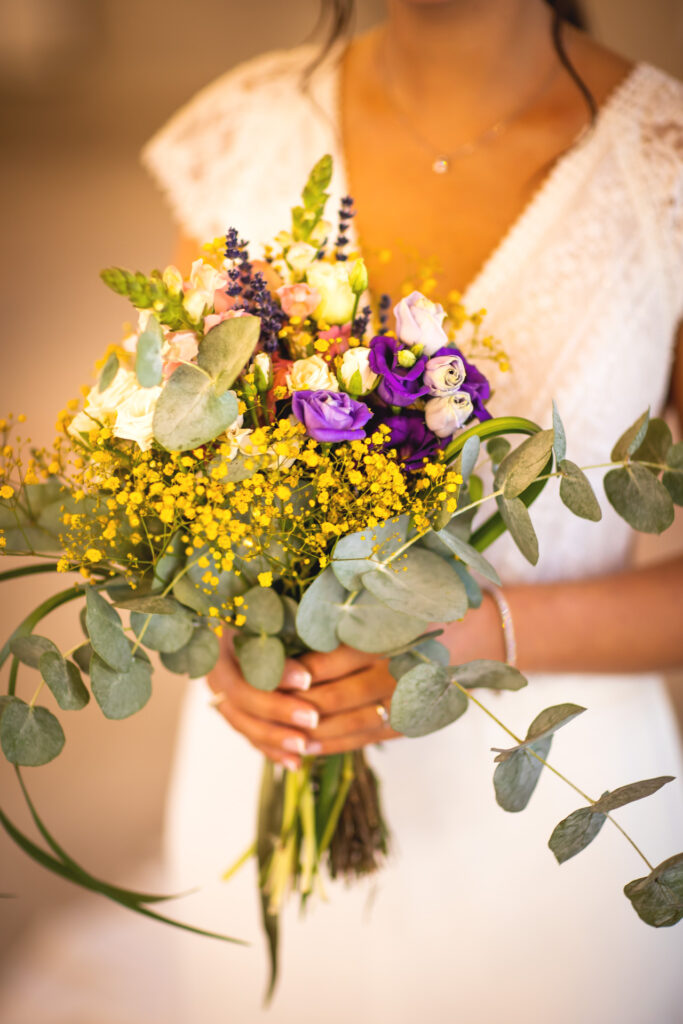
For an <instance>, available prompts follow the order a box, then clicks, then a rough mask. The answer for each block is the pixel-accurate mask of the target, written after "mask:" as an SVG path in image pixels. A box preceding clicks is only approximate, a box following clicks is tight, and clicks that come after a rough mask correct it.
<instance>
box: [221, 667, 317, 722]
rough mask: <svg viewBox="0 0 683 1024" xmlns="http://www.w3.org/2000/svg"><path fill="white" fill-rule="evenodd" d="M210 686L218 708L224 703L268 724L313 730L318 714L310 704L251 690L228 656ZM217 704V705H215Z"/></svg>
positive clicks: (300, 700)
mask: <svg viewBox="0 0 683 1024" xmlns="http://www.w3.org/2000/svg"><path fill="white" fill-rule="evenodd" d="M209 685H210V686H211V689H212V690H213V691H214V694H215V695H216V698H218V702H217V703H218V706H220V705H222V704H223V700H221V698H224V700H225V701H227V702H228V703H230V704H231V705H232V706H234V707H238V708H239V709H240V710H242V711H244V712H245V713H246V714H248V715H250V716H252V717H254V718H262V719H264V720H265V721H268V722H280V723H282V724H285V725H289V724H291V725H296V726H299V727H301V728H302V729H314V728H315V727H316V725H317V724H318V719H319V713H318V711H317V710H316V709H315V708H313V707H312V706H311V705H310V704H307V703H306V701H304V700H302V699H301V698H299V697H296V696H294V695H289V694H284V693H279V692H277V691H272V692H270V693H269V692H266V691H263V690H257V689H256V688H255V687H253V686H250V685H249V683H248V682H247V681H246V680H245V679H244V677H243V676H242V674H241V673H240V670H239V666H237V665H236V664H235V663H234V662H233V661H232V659H231V658H229V657H228V656H226V657H224V658H221V660H220V661H219V663H218V664H217V665H216V667H215V669H214V670H213V671H212V673H211V674H210V677H209ZM214 703H216V701H214Z"/></svg>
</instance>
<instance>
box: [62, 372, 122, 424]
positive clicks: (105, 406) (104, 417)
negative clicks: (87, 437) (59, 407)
mask: <svg viewBox="0 0 683 1024" xmlns="http://www.w3.org/2000/svg"><path fill="white" fill-rule="evenodd" d="M137 388H138V383H137V379H136V377H135V374H134V373H133V372H132V371H131V370H124V368H123V367H122V366H121V367H119V369H118V370H117V372H116V376H115V377H114V379H113V381H112V382H111V384H110V385H109V387H108V388H105V389H104V391H100V390H99V387H98V385H97V384H96V385H95V387H94V388H91V389H90V391H89V392H88V397H87V398H86V400H85V407H84V409H83V410H82V411H81V412H79V413H78V414H77V415H76V416H74V418H73V419H72V421H71V423H70V424H69V426H68V428H67V429H68V432H69V433H70V434H71V435H72V437H78V436H79V434H81V433H84V434H87V433H89V432H90V431H91V430H94V429H95V428H96V427H97V426H98V424H100V423H101V424H102V425H103V426H108V425H110V424H111V422H112V420H113V418H114V416H115V414H116V411H117V409H118V408H119V406H121V405H122V404H123V403H124V402H125V401H126V399H127V398H128V397H129V396H130V395H132V394H133V393H134V392H135V391H136V390H137Z"/></svg>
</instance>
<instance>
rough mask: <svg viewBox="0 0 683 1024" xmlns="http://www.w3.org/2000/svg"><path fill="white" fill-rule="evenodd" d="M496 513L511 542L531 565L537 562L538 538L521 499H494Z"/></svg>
mask: <svg viewBox="0 0 683 1024" xmlns="http://www.w3.org/2000/svg"><path fill="white" fill-rule="evenodd" d="M496 503H497V505H498V511H499V512H500V514H501V518H502V520H503V522H504V523H505V525H506V527H507V529H508V530H509V532H510V536H511V537H512V539H513V541H514V542H515V544H516V545H517V547H518V548H519V550H520V551H521V552H522V554H523V555H524V557H525V558H526V560H527V561H528V562H531V564H532V565H536V563H537V562H538V537H537V536H536V531H535V530H534V528H533V525H532V522H531V516H530V515H529V510H528V509H527V507H526V505H525V504H524V502H523V501H522V499H521V498H511V499H508V498H505V497H502V496H501V497H498V498H496Z"/></svg>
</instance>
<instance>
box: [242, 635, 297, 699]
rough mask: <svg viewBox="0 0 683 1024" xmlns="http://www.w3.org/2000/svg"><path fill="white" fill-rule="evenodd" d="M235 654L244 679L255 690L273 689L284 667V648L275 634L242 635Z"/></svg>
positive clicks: (280, 677) (277, 683) (278, 681)
mask: <svg viewBox="0 0 683 1024" xmlns="http://www.w3.org/2000/svg"><path fill="white" fill-rule="evenodd" d="M240 641H241V642H240V643H239V644H237V643H236V644H235V654H236V655H237V660H238V661H239V663H240V668H241V669H242V675H243V676H244V678H245V679H246V681H247V682H248V683H249V684H250V685H251V686H254V687H255V688H256V689H257V690H275V689H276V688H277V686H278V685H279V683H280V680H281V679H282V673H283V671H284V667H285V649H284V646H283V644H282V641H281V640H278V638H277V637H275V636H266V635H265V634H263V635H262V636H243V637H240Z"/></svg>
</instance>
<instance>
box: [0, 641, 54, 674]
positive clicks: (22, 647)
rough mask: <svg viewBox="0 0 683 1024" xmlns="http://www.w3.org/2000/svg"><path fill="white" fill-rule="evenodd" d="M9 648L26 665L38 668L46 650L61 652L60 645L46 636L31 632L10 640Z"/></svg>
mask: <svg viewBox="0 0 683 1024" xmlns="http://www.w3.org/2000/svg"><path fill="white" fill-rule="evenodd" d="M9 649H10V651H11V652H12V654H13V655H14V657H15V658H18V659H19V661H20V662H22V664H24V665H29V666H30V668H38V667H39V666H40V659H41V657H42V656H43V654H45V653H46V651H52V653H53V654H59V649H58V647H57V646H56V645H55V644H53V642H52V640H48V638H47V637H46V636H36V635H35V634H34V633H31V634H30V635H29V636H15V637H12V639H11V640H10V642H9Z"/></svg>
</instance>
